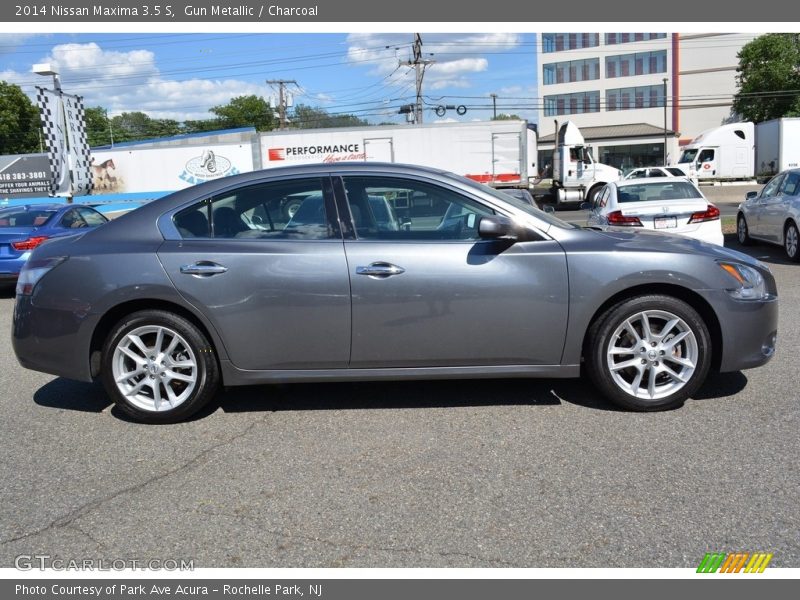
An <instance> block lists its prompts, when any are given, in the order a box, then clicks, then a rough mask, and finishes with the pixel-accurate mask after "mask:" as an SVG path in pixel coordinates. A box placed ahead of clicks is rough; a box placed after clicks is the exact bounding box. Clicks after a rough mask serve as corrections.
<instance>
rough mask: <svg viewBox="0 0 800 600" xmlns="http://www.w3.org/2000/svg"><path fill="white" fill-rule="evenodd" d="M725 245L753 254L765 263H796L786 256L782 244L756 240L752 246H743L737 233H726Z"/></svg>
mask: <svg viewBox="0 0 800 600" xmlns="http://www.w3.org/2000/svg"><path fill="white" fill-rule="evenodd" d="M725 247H726V248H730V249H731V250H738V251H739V252H742V253H744V254H747V255H749V256H752V257H753V258H756V259H758V260H760V261H761V262H764V263H769V264H772V265H794V264H796V263H793V262H792V261H790V260H789V259H788V257H787V256H786V252H785V251H784V249H783V247H782V246H776V245H774V244H765V243H763V242H754V243H753V245H752V246H742V245H741V244H740V243H739V240H738V239H737V238H736V234H733V233H728V234H725Z"/></svg>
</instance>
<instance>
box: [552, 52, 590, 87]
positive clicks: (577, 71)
mask: <svg viewBox="0 0 800 600" xmlns="http://www.w3.org/2000/svg"><path fill="white" fill-rule="evenodd" d="M593 79H600V59H599V58H587V59H585V60H568V61H564V62H557V63H550V64H547V65H544V67H543V80H544V81H543V82H542V83H543V84H544V85H552V84H554V83H573V82H575V81H590V80H593Z"/></svg>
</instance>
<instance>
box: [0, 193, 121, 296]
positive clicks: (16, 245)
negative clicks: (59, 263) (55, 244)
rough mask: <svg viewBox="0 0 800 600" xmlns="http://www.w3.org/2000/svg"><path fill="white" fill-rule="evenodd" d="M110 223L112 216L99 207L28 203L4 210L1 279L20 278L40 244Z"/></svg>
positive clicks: (0, 231) (0, 213) (0, 216)
mask: <svg viewBox="0 0 800 600" xmlns="http://www.w3.org/2000/svg"><path fill="white" fill-rule="evenodd" d="M106 222H108V219H107V218H106V217H104V216H103V215H102V214H100V213H99V212H97V211H96V210H95V209H93V208H90V207H88V206H79V205H74V204H26V205H22V206H11V207H8V208H2V209H0V282H2V281H14V280H16V279H17V276H18V275H19V272H20V269H22V265H24V264H25V262H26V261H27V260H28V257H29V256H30V254H31V251H32V250H33V249H34V248H36V247H37V246H38V245H39V244H41V243H43V242H45V241H47V240H49V239H52V238H56V237H62V236H65V235H74V234H76V233H79V232H80V231H85V230H87V229H92V228H94V227H97V226H98V225H102V224H103V223H106Z"/></svg>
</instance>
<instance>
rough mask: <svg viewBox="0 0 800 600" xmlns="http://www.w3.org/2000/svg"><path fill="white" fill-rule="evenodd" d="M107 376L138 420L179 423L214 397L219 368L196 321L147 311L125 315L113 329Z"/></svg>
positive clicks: (106, 350)
mask: <svg viewBox="0 0 800 600" xmlns="http://www.w3.org/2000/svg"><path fill="white" fill-rule="evenodd" d="M101 377H102V380H103V385H104V386H105V389H106V392H107V393H108V394H109V396H111V398H112V399H113V400H114V402H115V403H116V404H117V406H118V407H119V408H120V410H122V411H123V412H125V413H126V414H127V415H129V416H131V417H132V418H134V419H135V420H137V421H141V422H145V423H175V422H177V421H181V420H183V419H186V418H188V417H189V416H191V415H192V414H194V413H196V412H197V411H198V410H200V409H201V408H203V406H205V405H206V404H207V403H208V401H209V400H211V398H213V397H214V394H215V393H216V390H217V387H218V385H219V367H218V365H217V360H216V356H215V354H214V351H213V348H212V347H211V344H210V343H209V342H208V339H207V338H206V336H205V335H204V334H203V332H202V331H200V329H198V328H197V327H196V326H195V325H194V324H192V323H191V322H190V321H188V320H186V319H184V318H183V317H181V316H178V315H176V314H173V313H170V312H166V311H161V310H145V311H140V312H136V313H133V314H131V315H129V316H127V317H126V318H124V319H122V320H121V321H120V322H119V323H118V324H117V325H116V326H115V327H114V329H113V330H112V331H111V333H110V334H109V336H108V338H107V339H106V343H105V345H104V347H103V353H102V373H101Z"/></svg>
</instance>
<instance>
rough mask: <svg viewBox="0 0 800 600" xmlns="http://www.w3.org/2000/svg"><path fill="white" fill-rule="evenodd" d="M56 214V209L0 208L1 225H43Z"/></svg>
mask: <svg viewBox="0 0 800 600" xmlns="http://www.w3.org/2000/svg"><path fill="white" fill-rule="evenodd" d="M54 214H56V211H54V210H37V209H29V210H25V209H21V208H6V209H4V210H0V227H41V226H42V225H44V224H45V223H47V222H48V221H49V220H50V219H52V218H53V215H54Z"/></svg>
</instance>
